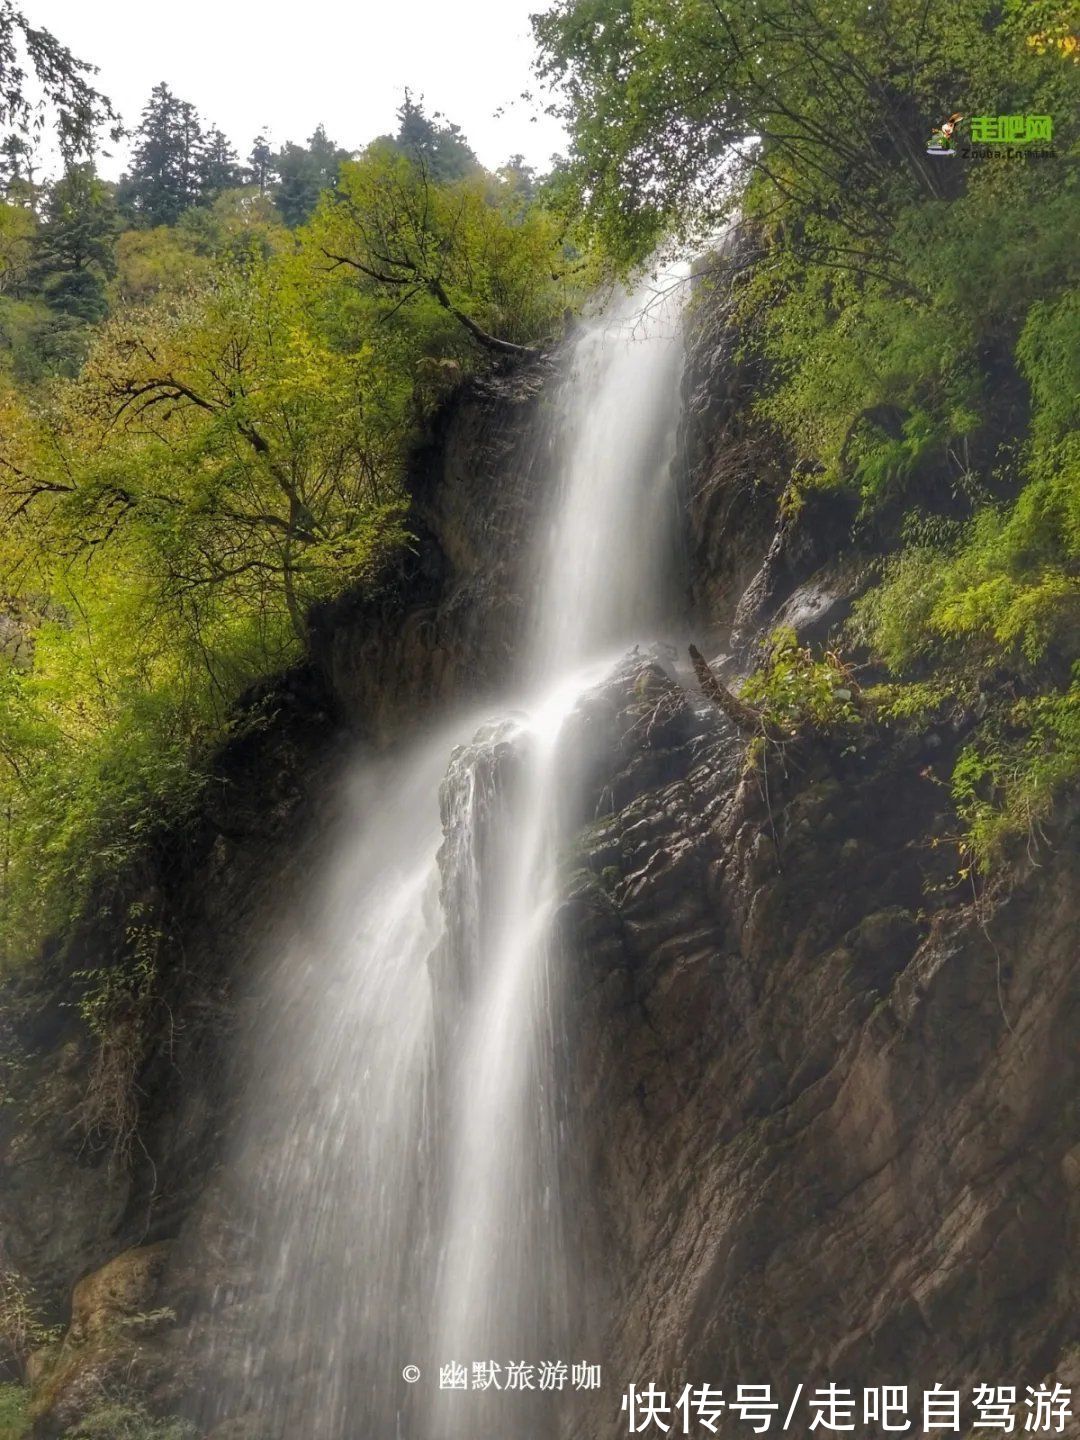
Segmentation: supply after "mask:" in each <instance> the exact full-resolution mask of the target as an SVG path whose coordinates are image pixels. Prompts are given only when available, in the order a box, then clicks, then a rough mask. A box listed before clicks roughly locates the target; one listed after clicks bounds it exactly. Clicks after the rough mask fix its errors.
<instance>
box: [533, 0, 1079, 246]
mask: <svg viewBox="0 0 1080 1440" xmlns="http://www.w3.org/2000/svg"><path fill="white" fill-rule="evenodd" d="M1065 8H1066V6H1063V5H1062V4H1060V3H1057V4H1040V5H1039V6H1038V7H1032V6H1028V5H1026V4H1019V3H1015V0H1012V3H1008V4H1006V5H1004V6H1002V5H998V4H996V3H994V0H958V3H956V4H953V5H947V6H935V5H925V6H917V7H912V6H909V5H906V4H902V3H898V0H874V3H873V4H872V5H871V6H870V7H869V9H866V8H863V9H858V8H855V7H852V6H845V5H838V4H834V3H832V0H722V3H721V0H672V3H664V4H657V3H653V0H559V3H557V4H555V5H554V6H553V7H552V8H551V9H550V10H548V11H547V12H546V13H544V14H542V15H538V16H536V17H534V22H533V23H534V29H535V34H536V37H537V40H538V43H539V45H540V64H539V69H540V73H541V75H542V77H543V78H544V79H545V80H546V81H547V82H549V83H550V84H551V85H552V86H554V87H555V89H556V91H557V94H558V95H559V96H560V97H561V98H560V99H559V100H557V101H556V108H559V109H560V110H561V113H562V114H563V116H564V117H565V118H566V120H567V123H568V125H569V127H570V132H571V135H572V138H573V147H572V153H571V166H570V169H571V173H572V175H573V177H574V182H575V188H576V192H577V194H578V196H579V197H580V198H581V200H582V201H583V203H584V204H585V205H586V207H587V209H588V210H589V212H590V214H591V215H592V217H593V218H594V221H595V223H596V224H597V225H598V226H599V227H600V228H601V229H602V231H603V233H604V234H605V236H606V238H607V241H608V243H609V245H610V247H611V249H612V251H613V253H614V254H615V255H616V256H617V257H618V258H620V259H621V260H623V261H628V260H640V259H642V258H643V257H645V256H646V255H647V254H648V253H649V252H650V251H651V250H652V248H653V247H654V246H655V244H656V243H657V242H658V240H659V239H660V238H661V237H662V236H663V235H664V234H666V233H667V232H669V231H670V230H671V229H672V228H673V227H674V228H677V229H679V228H681V229H683V230H686V229H687V227H692V228H693V229H694V230H695V231H696V233H697V234H698V235H704V234H708V233H709V232H710V231H713V230H715V228H716V226H717V224H718V223H719V222H720V221H721V220H722V219H723V218H724V216H725V215H727V214H729V213H730V212H731V209H732V208H733V206H734V205H735V204H736V203H739V201H740V197H741V196H742V194H743V191H744V188H745V184H746V181H747V179H748V178H754V179H756V180H757V181H758V182H759V183H758V186H757V197H758V199H759V200H760V202H761V203H760V205H759V207H758V208H759V209H760V210H763V211H764V210H767V211H768V212H770V213H771V214H772V215H774V216H775V215H776V214H778V213H781V212H783V213H787V214H790V215H791V216H792V218H793V219H794V218H795V216H796V214H798V215H799V216H800V217H801V218H802V220H803V223H804V226H805V220H806V218H807V217H811V218H813V217H823V218H826V219H828V220H829V222H830V233H828V234H823V233H821V232H820V231H815V230H813V229H811V231H810V233H809V234H804V235H803V236H802V241H803V244H804V246H805V248H806V250H807V251H808V252H810V253H814V254H816V255H817V256H818V257H819V259H820V262H821V263H823V264H833V265H837V264H845V263H856V262H858V261H859V260H860V259H863V260H865V263H867V264H869V263H870V260H869V257H870V255H872V254H876V255H877V256H878V257H879V258H880V257H881V255H882V252H884V251H886V250H887V246H888V240H889V227H890V221H891V218H892V216H893V215H894V214H895V210H896V205H897V203H898V202H902V201H906V200H910V199H912V198H926V199H935V198H943V197H947V196H949V195H950V194H951V193H953V190H952V187H953V186H954V185H955V184H956V182H957V179H958V177H957V174H956V171H955V168H954V169H953V170H948V169H947V167H942V166H941V165H940V163H938V164H937V165H935V162H934V160H933V159H932V158H931V157H928V156H927V155H926V153H925V148H926V147H925V142H926V137H927V136H928V134H929V127H930V126H931V125H933V124H937V123H938V122H939V120H940V118H941V117H942V115H943V114H945V113H948V112H949V111H950V110H955V109H956V108H957V106H958V105H960V104H961V103H962V104H963V106H964V107H965V108H966V109H968V110H969V111H974V112H976V113H977V112H979V111H986V112H989V113H999V112H1001V111H1008V110H1015V109H1016V108H1017V104H1018V102H1019V99H1020V97H1021V96H1024V98H1025V101H1026V102H1027V104H1028V105H1029V107H1031V108H1036V107H1037V108H1038V109H1039V110H1040V111H1043V112H1045V111H1055V110H1056V111H1057V112H1058V113H1059V114H1061V115H1062V116H1064V114H1066V113H1068V109H1067V107H1068V104H1069V100H1068V88H1069V77H1067V76H1066V75H1065V73H1064V72H1065V71H1066V70H1067V69H1068V68H1070V67H1067V66H1063V65H1061V64H1057V65H1056V66H1055V65H1047V64H1046V63H1044V62H1045V59H1046V58H1047V57H1040V56H1039V55H1038V54H1037V53H1036V51H1035V49H1033V48H1032V47H1031V46H1030V45H1028V44H1027V40H1028V32H1029V30H1030V28H1031V26H1032V24H1033V23H1035V20H1036V18H1037V17H1036V15H1035V14H1034V11H1035V10H1036V9H1038V10H1041V11H1048V10H1053V11H1057V12H1061V11H1062V10H1064V9H1065ZM790 238H791V239H792V240H794V238H795V237H794V236H792V237H790Z"/></svg>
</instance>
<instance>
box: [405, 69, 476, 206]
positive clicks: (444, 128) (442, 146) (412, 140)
mask: <svg viewBox="0 0 1080 1440" xmlns="http://www.w3.org/2000/svg"><path fill="white" fill-rule="evenodd" d="M397 118H398V128H397V133H396V135H394V136H393V137H392V138H390V137H388V143H389V144H390V145H392V146H394V147H395V148H396V149H398V150H400V151H401V153H402V154H403V155H404V156H405V157H406V158H407V159H408V160H411V161H412V163H413V164H414V165H419V166H420V167H422V168H423V170H424V172H425V174H427V175H428V176H429V177H430V178H431V179H432V180H434V181H436V182H437V183H439V184H446V183H447V182H450V181H454V180H463V179H464V178H465V176H466V175H476V174H479V173H480V162H479V160H477V158H476V156H475V155H474V154H473V152H472V148H471V147H470V145H469V142H468V141H467V140H466V139H465V137H464V135H463V134H462V133H461V127H460V126H459V125H454V124H452V123H450V122H448V121H444V120H443V117H442V116H441V115H439V114H438V113H436V114H435V115H434V116H433V117H429V116H428V115H427V114H426V113H425V111H424V106H423V102H422V101H417V100H414V99H413V97H412V95H411V94H410V92H409V91H408V90H406V91H405V99H404V100H403V101H402V104H401V106H400V108H399V110H398V112H397ZM440 122H442V123H440Z"/></svg>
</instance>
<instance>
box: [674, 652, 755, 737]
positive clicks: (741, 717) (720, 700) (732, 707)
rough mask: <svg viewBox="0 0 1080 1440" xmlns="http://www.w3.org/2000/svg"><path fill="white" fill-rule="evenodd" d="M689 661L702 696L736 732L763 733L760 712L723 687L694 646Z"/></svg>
mask: <svg viewBox="0 0 1080 1440" xmlns="http://www.w3.org/2000/svg"><path fill="white" fill-rule="evenodd" d="M690 659H691V661H692V662H693V666H694V673H695V674H696V675H697V678H698V683H699V684H700V686H701V689H702V692H703V693H704V695H705V696H706V697H707V698H708V699H709V700H711V701H712V702H713V704H714V705H715V706H716V707H717V708H718V709H720V710H722V711H723V712H724V714H725V715H726V716H727V717H728V719H729V720H730V721H731V723H732V724H733V725H734V726H735V728H736V729H737V730H741V731H742V732H743V734H745V735H761V734H764V733H765V719H764V716H763V715H762V713H761V711H760V710H757V709H755V708H754V706H753V705H747V704H746V702H745V701H743V700H740V699H739V697H738V696H737V695H733V694H732V693H731V691H730V690H729V689H728V688H727V686H726V685H724V684H723V683H722V682H721V681H720V679H719V678H718V677H717V676H716V675H715V674H714V673H713V671H712V669H711V667H710V665H709V662H708V661H707V660H706V659H705V656H704V655H702V653H701V651H700V650H699V649H698V648H697V646H696V645H691V646H690Z"/></svg>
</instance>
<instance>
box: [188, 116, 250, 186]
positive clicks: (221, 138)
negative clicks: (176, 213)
mask: <svg viewBox="0 0 1080 1440" xmlns="http://www.w3.org/2000/svg"><path fill="white" fill-rule="evenodd" d="M198 177H199V200H200V201H202V203H203V204H207V203H209V202H210V201H212V200H214V199H216V198H217V196H218V195H220V194H221V192H222V191H223V190H231V189H232V188H233V186H235V185H239V184H240V181H241V178H242V175H241V170H240V164H239V161H238V159H237V154H236V151H235V150H234V149H233V147H232V146H231V145H230V143H229V141H228V139H227V138H226V136H225V135H224V134H223V132H222V131H221V130H219V129H218V128H217V126H216V125H215V126H212V127H211V128H210V129H209V130H208V131H207V132H206V134H205V135H204V136H203V139H202V145H201V147H200V150H199V157H198Z"/></svg>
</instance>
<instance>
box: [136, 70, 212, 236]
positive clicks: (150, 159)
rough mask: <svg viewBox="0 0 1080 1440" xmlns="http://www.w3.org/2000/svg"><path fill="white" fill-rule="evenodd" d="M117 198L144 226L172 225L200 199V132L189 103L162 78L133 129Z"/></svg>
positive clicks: (203, 144) (201, 146) (201, 139)
mask: <svg viewBox="0 0 1080 1440" xmlns="http://www.w3.org/2000/svg"><path fill="white" fill-rule="evenodd" d="M135 133H136V136H137V137H138V139H137V143H136V145H135V149H134V152H133V154H132V157H131V172H130V174H129V175H128V176H127V177H126V179H125V183H124V186H123V199H124V203H125V206H126V208H128V209H129V210H130V212H131V213H132V215H133V217H134V218H136V219H138V220H140V221H141V222H142V223H143V224H146V225H175V224H176V222H177V220H179V218H180V216H181V215H182V214H183V213H184V211H185V210H187V209H188V208H189V207H190V206H192V205H194V204H196V203H197V202H198V200H199V199H200V195H201V185H200V160H201V157H202V154H203V150H204V147H205V137H204V135H203V133H202V127H201V126H200V124H199V117H198V115H197V113H196V111H195V107H194V106H193V105H191V104H189V103H188V102H187V101H186V100H180V99H178V98H177V97H176V96H175V95H174V94H173V93H172V91H171V90H170V89H169V87H168V86H167V85H166V84H165V83H164V81H162V83H161V84H160V85H155V86H154V89H153V91H152V92H151V95H150V100H149V102H148V103H147V106H146V108H145V109H144V110H143V113H142V120H141V122H140V124H139V127H138V129H137V130H136V132H135Z"/></svg>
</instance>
